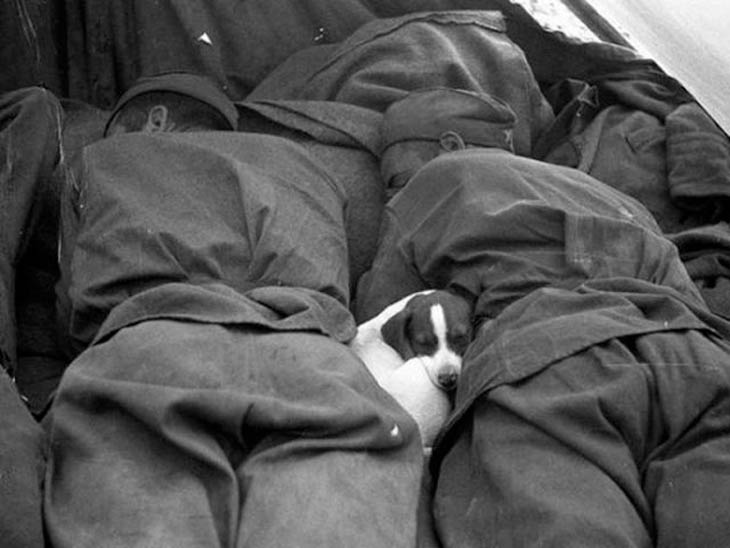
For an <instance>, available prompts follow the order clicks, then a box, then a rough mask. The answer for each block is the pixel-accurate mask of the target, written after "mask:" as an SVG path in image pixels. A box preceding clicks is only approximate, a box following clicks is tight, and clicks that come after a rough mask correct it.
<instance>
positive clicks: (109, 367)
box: [44, 73, 422, 548]
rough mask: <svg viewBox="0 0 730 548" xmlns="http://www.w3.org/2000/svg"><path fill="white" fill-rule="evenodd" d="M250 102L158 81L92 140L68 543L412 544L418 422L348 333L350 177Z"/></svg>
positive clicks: (208, 88)
mask: <svg viewBox="0 0 730 548" xmlns="http://www.w3.org/2000/svg"><path fill="white" fill-rule="evenodd" d="M160 92H163V93H160ZM191 105H197V106H196V107H193V108H192V110H193V111H195V112H197V113H200V112H201V111H205V110H211V109H208V108H206V105H207V106H209V107H212V111H213V112H211V115H210V116H205V115H204V116H202V117H201V116H198V117H197V121H191V120H190V118H188V117H187V115H185V112H186V111H188V110H189V108H188V107H190V106H191ZM135 110H137V111H138V112H136V113H134V112H132V111H135ZM205 118H207V119H208V121H205ZM236 118H237V111H236V109H235V107H234V106H233V105H232V104H231V102H230V101H229V100H228V98H227V97H226V96H225V95H224V94H223V93H222V92H221V91H220V90H219V89H218V88H217V87H216V86H214V85H213V84H212V83H211V82H209V81H208V80H205V79H202V78H200V77H197V76H194V75H189V74H180V73H171V74H166V75H159V76H155V77H151V78H146V79H143V80H141V81H140V82H139V83H138V84H137V85H135V86H134V87H133V88H131V90H129V91H128V92H127V93H125V94H124V95H123V96H122V97H121V98H120V100H119V103H118V105H117V108H116V109H115V111H114V113H113V114H112V116H111V119H110V123H109V125H108V127H107V135H109V138H107V139H104V140H102V141H100V142H98V143H96V144H94V145H92V146H90V147H87V148H86V149H85V151H84V155H83V161H82V164H83V165H82V170H81V171H80V177H79V183H78V185H77V188H75V189H71V194H73V196H72V197H71V200H70V202H69V203H71V204H72V205H73V207H68V208H65V209H64V214H63V218H62V220H63V224H64V227H63V234H64V245H63V248H62V261H63V263H64V266H63V269H62V275H63V278H64V284H65V285H66V287H67V288H68V289H67V291H61V292H60V294H61V295H63V294H67V295H68V302H67V303H66V305H65V308H64V310H65V311H66V312H65V314H64V317H65V318H66V321H67V325H68V327H67V329H68V333H69V338H70V341H71V342H70V344H69V347H70V348H71V349H72V351H73V352H76V353H77V354H78V355H77V357H76V358H75V360H74V361H73V362H72V363H71V365H70V366H69V368H68V370H67V371H66V374H65V375H64V378H63V379H62V381H61V384H60V387H59V389H58V393H57V395H56V398H55V401H54V404H53V407H52V409H51V411H50V419H51V426H50V444H51V452H50V457H49V468H48V474H47V478H46V496H45V506H44V509H45V518H46V526H47V530H48V532H49V535H50V539H51V541H52V542H53V544H54V546H57V547H64V546H69V547H74V548H79V547H84V546H90V547H92V546H93V547H98V546H105V547H115V546H124V547H130V546H156V547H161V546H170V547H175V548H180V547H186V546H189V547H195V548H200V547H203V546H231V547H232V546H301V547H305V546H311V547H322V546H332V547H335V546H337V547H340V546H369V547H371V546H373V547H374V546H383V547H388V548H392V547H407V546H408V547H410V546H412V545H413V539H414V538H415V529H416V524H415V520H416V505H417V502H418V494H419V493H418V478H419V477H420V474H421V470H422V456H421V449H420V440H419V438H418V433H417V430H416V427H415V424H414V422H413V421H412V419H410V417H409V416H408V415H406V413H405V412H404V411H403V410H402V409H401V408H400V407H399V406H398V405H397V404H396V403H395V401H394V400H393V399H392V398H390V397H389V396H388V395H387V394H386V393H385V392H383V391H382V389H380V388H379V387H378V385H377V383H376V382H375V380H374V379H373V378H372V377H370V376H369V374H368V373H367V371H366V369H365V368H364V367H363V365H362V364H361V363H360V362H359V361H358V360H357V358H356V357H355V356H354V354H352V353H351V352H350V350H349V349H348V347H347V346H346V345H345V344H343V342H345V341H347V340H349V339H350V338H351V337H352V336H353V335H354V332H355V323H354V320H353V318H352V316H351V314H350V312H349V310H348V298H349V288H348V270H347V249H346V238H345V233H344V229H343V207H344V199H343V193H342V190H341V189H340V188H339V185H338V184H337V183H336V182H335V181H333V180H332V179H331V178H330V177H329V175H328V174H327V173H326V172H325V171H324V170H323V169H322V168H321V167H320V165H319V164H318V163H317V162H315V161H314V160H312V159H311V158H310V157H309V156H308V155H307V154H306V153H305V152H304V150H303V149H302V148H300V147H299V146H298V145H295V144H293V143H291V142H288V141H286V140H284V139H281V138H278V137H272V136H268V135H263V134H246V133H239V132H235V131H231V130H235V129H236V128H237V120H236ZM64 257H65V258H64ZM414 478H415V479H414Z"/></svg>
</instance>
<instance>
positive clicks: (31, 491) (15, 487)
mask: <svg viewBox="0 0 730 548" xmlns="http://www.w3.org/2000/svg"><path fill="white" fill-rule="evenodd" d="M0 431H1V432H2V437H0V477H2V481H1V482H0V500H2V504H3V512H2V514H0V535H2V539H3V543H7V545H8V546H17V547H18V548H43V547H44V546H45V544H44V534H43V518H42V513H41V510H42V504H43V491H42V488H43V476H44V472H45V465H46V454H45V447H46V446H45V437H44V432H43V429H42V428H41V426H40V425H39V424H38V423H37V422H36V421H35V419H34V418H33V416H32V415H31V414H30V412H29V411H28V408H27V407H26V405H25V402H23V400H21V399H20V396H19V394H18V389H17V387H16V385H15V383H13V381H12V380H11V379H10V377H9V376H8V375H7V373H5V372H4V371H0Z"/></svg>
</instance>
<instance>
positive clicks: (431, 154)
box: [380, 88, 517, 195]
mask: <svg viewBox="0 0 730 548" xmlns="http://www.w3.org/2000/svg"><path fill="white" fill-rule="evenodd" d="M516 120H517V118H516V116H515V113H514V111H513V110H512V109H511V108H510V107H509V105H507V104H506V103H505V102H503V101H501V100H500V99H498V98H496V97H494V96H492V95H488V94H485V93H477V92H473V91H467V90H462V89H452V88H428V89H423V90H418V91H414V92H411V93H409V94H408V95H406V96H405V97H403V98H402V99H400V100H398V101H395V102H394V103H393V104H391V105H390V106H389V107H388V109H387V110H386V111H385V113H384V116H383V124H382V127H381V147H380V170H381V174H382V176H383V179H384V182H385V185H386V188H387V189H388V193H389V194H391V195H392V194H393V193H395V192H396V191H397V190H398V189H400V188H402V187H403V186H404V185H405V184H406V183H407V182H408V181H409V180H410V179H411V177H412V176H413V175H414V174H415V173H416V172H417V171H418V170H419V169H420V168H421V167H422V166H423V165H424V164H425V163H427V162H428V161H430V160H432V159H433V158H435V157H436V156H439V155H440V154H444V153H447V152H453V151H456V150H463V149H465V148H470V147H489V148H501V149H504V150H509V151H512V152H514V148H513V145H512V134H513V130H514V126H515V122H516Z"/></svg>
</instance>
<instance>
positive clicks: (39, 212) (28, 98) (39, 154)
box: [0, 88, 63, 374]
mask: <svg viewBox="0 0 730 548" xmlns="http://www.w3.org/2000/svg"><path fill="white" fill-rule="evenodd" d="M62 125H63V110H62V109H61V105H60V104H59V102H58V99H57V98H56V97H55V96H54V95H53V94H51V93H49V92H48V91H46V90H44V89H41V88H26V89H20V90H17V91H14V92H11V93H6V94H3V95H0V164H2V166H3V169H2V171H0V203H2V205H3V214H2V215H1V216H0V363H2V365H3V367H5V369H6V370H8V371H10V373H11V374H12V373H13V372H14V370H15V366H16V363H17V352H16V340H17V338H16V317H15V288H16V272H15V270H16V268H17V267H18V265H19V264H20V263H21V261H22V260H23V259H24V256H25V255H26V254H27V253H28V252H29V243H30V241H31V239H32V238H33V237H37V233H38V232H40V231H41V230H45V231H48V232H50V233H51V234H54V235H55V232H56V230H57V223H58V200H59V196H60V193H61V190H60V179H58V178H55V177H54V175H55V174H56V172H57V171H58V170H61V169H63V166H62V165H61V160H62V157H63V152H62V150H61V141H60V134H61V128H62ZM38 241H40V242H42V240H38ZM38 241H36V242H35V243H36V244H37V242H38ZM46 243H47V242H46ZM44 251H47V249H46V248H45V247H40V249H39V248H38V247H37V246H36V247H33V248H32V252H33V253H34V254H35V255H36V259H37V261H38V262H39V263H40V262H41V261H42V259H44V257H43V252H44ZM53 256H54V253H53V246H52V244H51V257H53ZM50 262H51V265H52V264H53V260H52V259H51V261H50Z"/></svg>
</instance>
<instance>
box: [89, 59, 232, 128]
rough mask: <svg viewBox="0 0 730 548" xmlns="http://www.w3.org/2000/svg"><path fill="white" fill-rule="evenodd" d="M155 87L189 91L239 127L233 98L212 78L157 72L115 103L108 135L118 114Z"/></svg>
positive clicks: (130, 89) (156, 89) (188, 93)
mask: <svg viewBox="0 0 730 548" xmlns="http://www.w3.org/2000/svg"><path fill="white" fill-rule="evenodd" d="M153 91H169V92H173V93H179V94H181V95H187V96H188V97H192V98H193V99H197V100H199V101H202V102H203V103H206V104H207V105H210V106H211V107H213V108H215V109H216V110H217V111H218V112H220V113H221V114H222V115H223V117H224V118H225V119H226V121H227V122H228V124H229V125H230V126H231V129H233V130H236V129H238V111H237V110H236V106H235V105H234V104H233V102H232V101H231V100H230V99H229V98H228V96H227V95H226V94H225V93H224V92H223V90H221V89H220V88H219V87H218V86H217V85H216V84H215V83H214V82H213V81H212V80H211V79H210V78H207V77H205V76H202V75H199V74H193V73H189V72H165V73H161V74H156V75H154V76H143V77H141V78H139V79H138V80H137V81H136V82H135V83H134V84H132V86H131V87H130V88H129V89H128V90H127V91H125V92H124V93H123V94H122V96H121V97H120V98H119V100H118V101H117V103H116V105H115V106H114V110H113V111H112V113H111V115H110V116H109V120H108V122H107V124H106V127H105V128H104V134H105V135H106V133H107V131H108V129H109V125H110V124H111V122H112V120H114V117H115V116H116V114H117V113H118V112H119V111H120V110H121V109H122V108H123V107H124V105H126V104H127V103H129V101H131V100H132V99H134V98H135V97H138V96H139V95H142V94H144V93H150V92H153Z"/></svg>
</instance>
